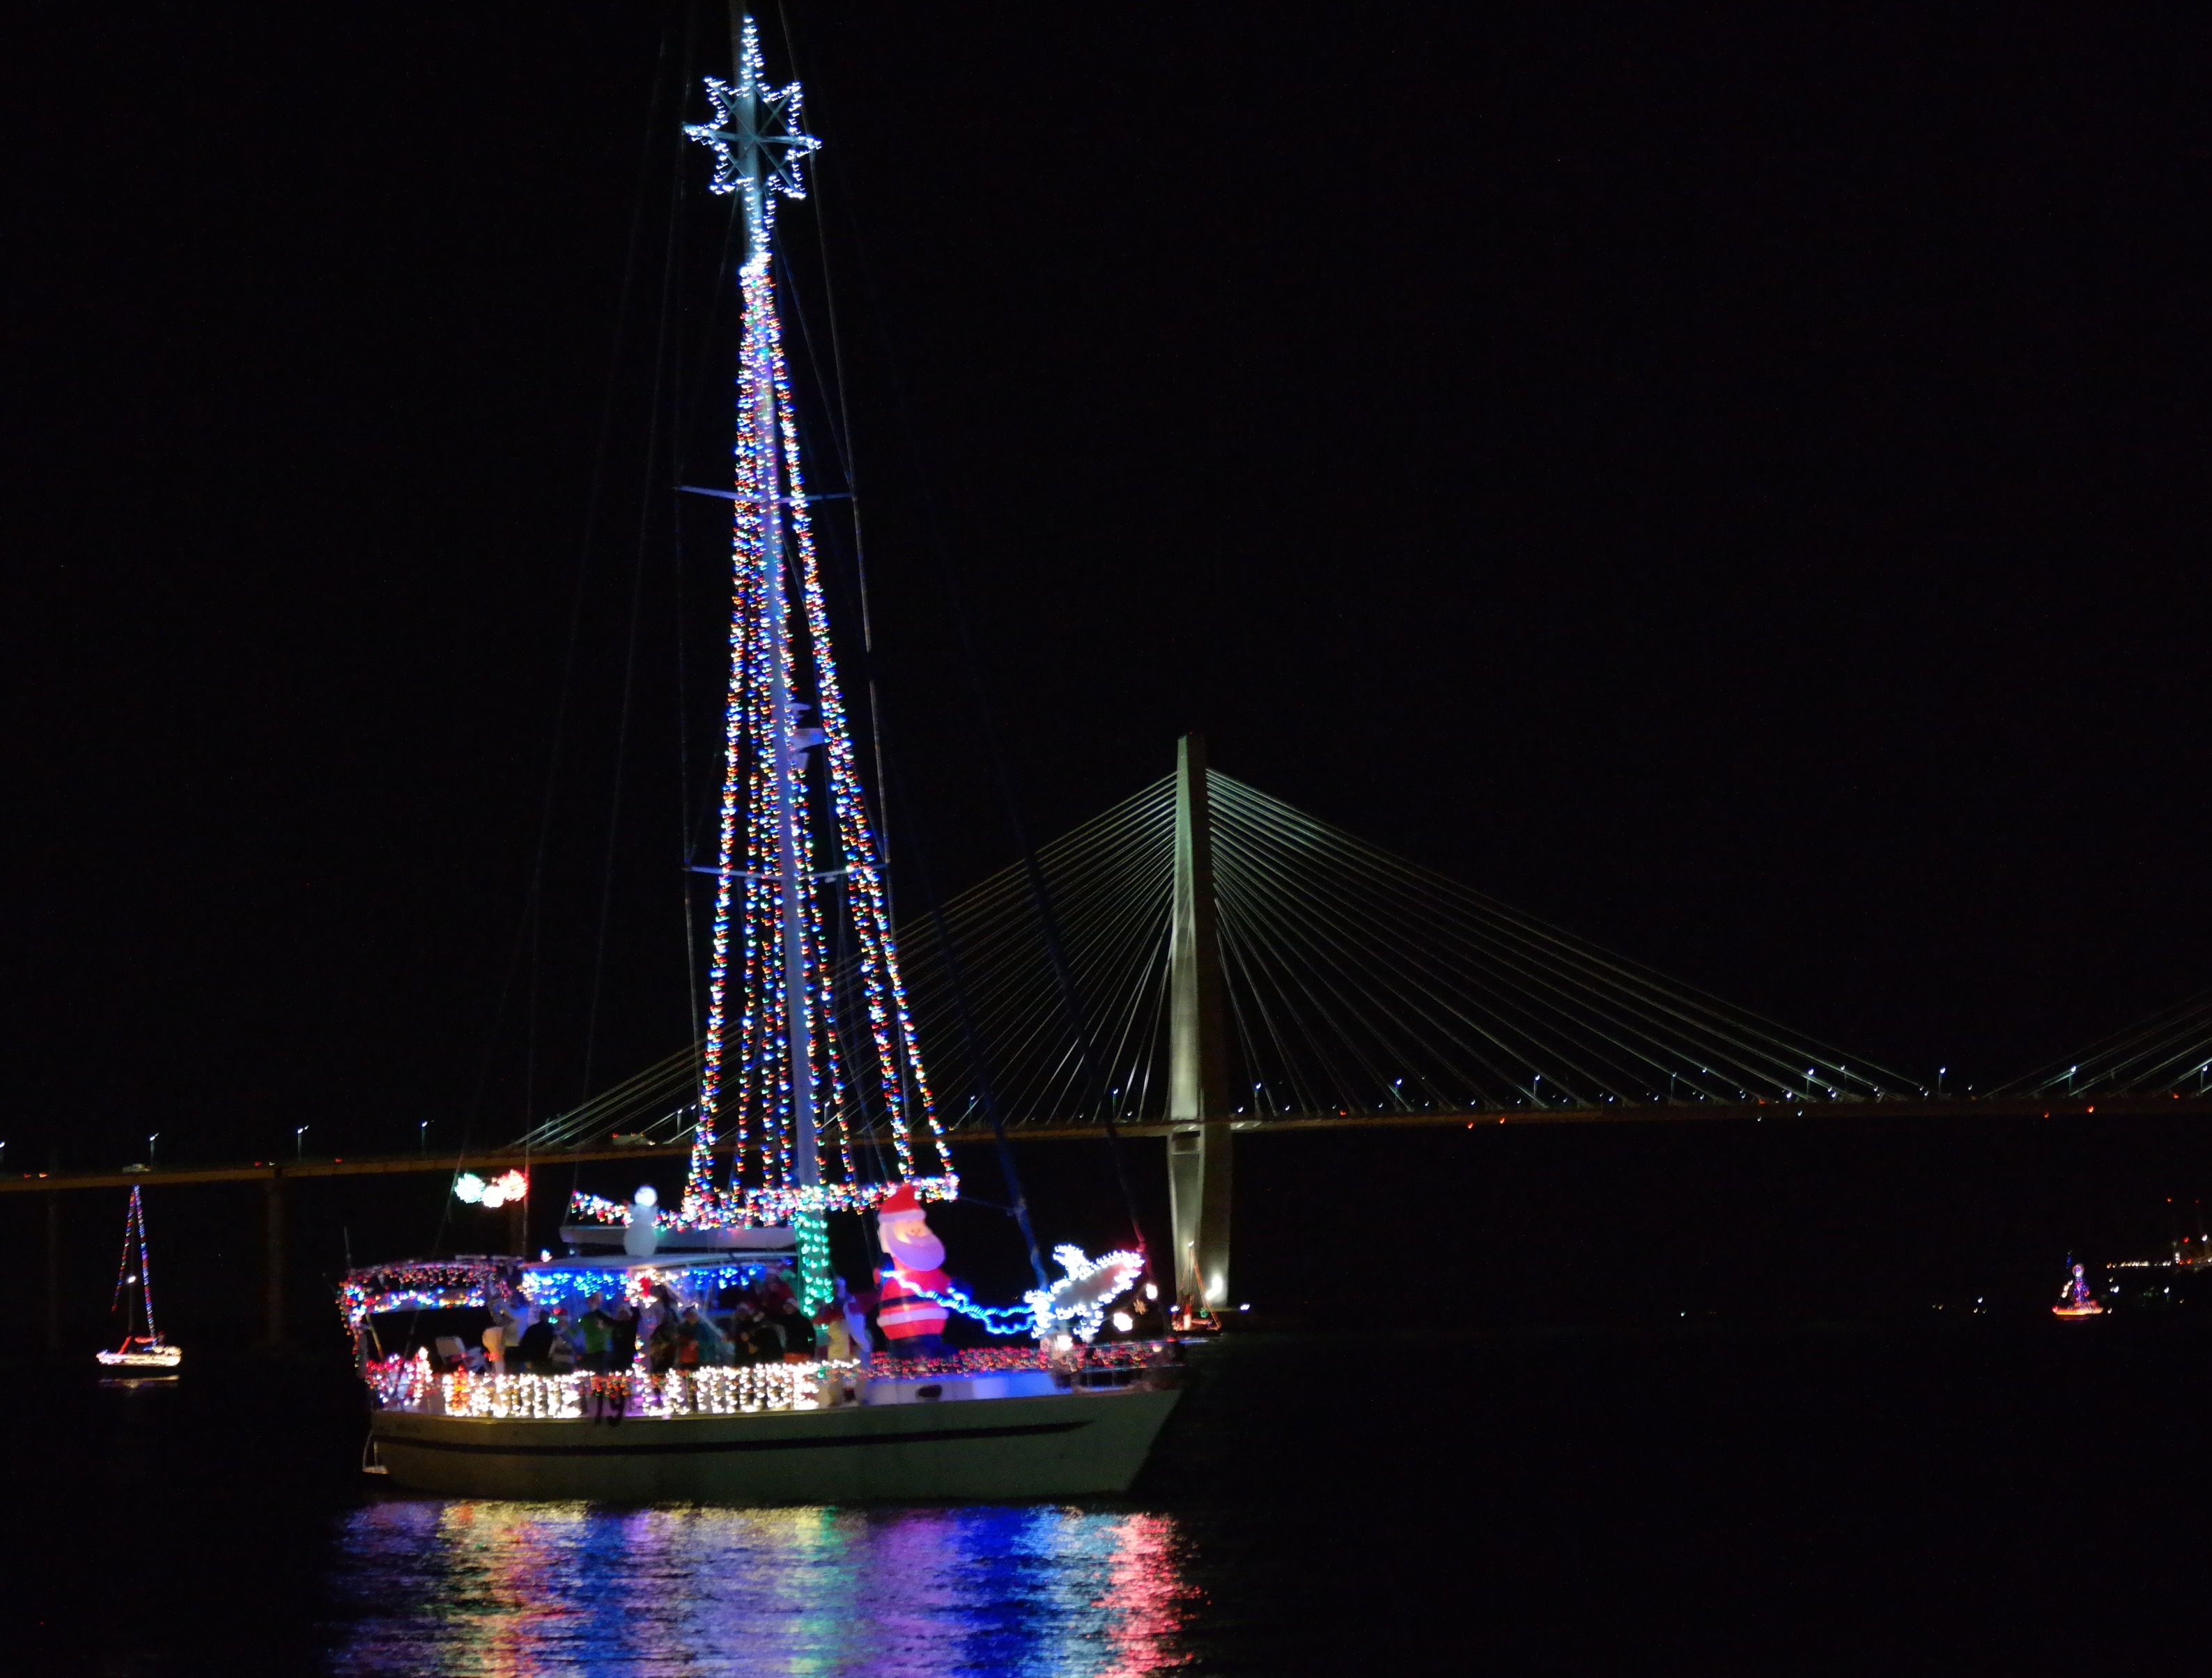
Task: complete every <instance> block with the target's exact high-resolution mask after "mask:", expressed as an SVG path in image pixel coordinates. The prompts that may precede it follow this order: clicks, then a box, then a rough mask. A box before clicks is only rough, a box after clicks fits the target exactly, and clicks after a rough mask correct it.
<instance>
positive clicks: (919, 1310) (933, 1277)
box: [876, 1183, 952, 1358]
mask: <svg viewBox="0 0 2212 1678" xmlns="http://www.w3.org/2000/svg"><path fill="white" fill-rule="evenodd" d="M876 1233H877V1235H878V1237H880V1238H881V1239H882V1241H883V1243H884V1285H883V1293H882V1303H881V1304H879V1305H878V1307H877V1309H876V1326H877V1327H878V1328H881V1329H882V1330H883V1334H884V1339H885V1340H886V1341H889V1342H890V1344H889V1345H888V1346H886V1347H884V1350H885V1351H887V1352H889V1353H890V1354H891V1356H893V1357H894V1358H934V1357H936V1356H938V1355H939V1353H941V1352H942V1351H943V1350H944V1347H945V1342H944V1339H943V1335H944V1333H945V1307H944V1306H942V1305H940V1304H937V1303H936V1302H935V1301H934V1300H932V1299H925V1298H920V1297H919V1296H920V1295H921V1294H922V1293H924V1292H927V1293H934V1294H939V1295H942V1294H943V1293H944V1292H945V1290H946V1289H948V1288H950V1287H951V1286H952V1279H951V1277H949V1276H947V1275H946V1274H945V1269H944V1265H945V1243H943V1242H941V1241H939V1239H938V1238H937V1237H936V1234H935V1233H934V1232H933V1231H932V1230H931V1229H930V1227H929V1220H928V1219H927V1218H925V1217H923V1216H922V1212H921V1201H918V1200H916V1199H915V1194H914V1189H912V1188H911V1187H910V1186H909V1185H908V1184H906V1183H901V1184H900V1185H899V1186H898V1188H897V1189H895V1190H894V1191H893V1192H892V1193H891V1195H890V1196H889V1197H888V1198H887V1199H885V1201H884V1203H883V1205H882V1206H881V1207H878V1208H877V1211H876Z"/></svg>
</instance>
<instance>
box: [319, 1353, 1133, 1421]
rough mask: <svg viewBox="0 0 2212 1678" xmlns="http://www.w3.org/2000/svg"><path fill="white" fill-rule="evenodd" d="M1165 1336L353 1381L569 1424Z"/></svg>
mask: <svg viewBox="0 0 2212 1678" xmlns="http://www.w3.org/2000/svg"><path fill="white" fill-rule="evenodd" d="M1176 1356H1177V1353H1176V1347H1175V1346H1174V1344H1173V1343H1172V1342H1170V1341H1111V1342H1109V1343H1108V1344H1106V1345H1104V1346H1063V1347H1058V1348H1054V1347H970V1348H969V1349H966V1350H963V1351H961V1352H957V1353H949V1354H947V1355H946V1356H944V1357H939V1358H878V1359H876V1361H875V1363H874V1365H872V1367H871V1366H867V1365H861V1364H860V1363H858V1362H856V1361H854V1360H852V1359H841V1360H835V1361H823V1362H818V1363H805V1364H734V1365H726V1366H720V1367H714V1368H708V1369H700V1370H671V1371H669V1372H668V1373H667V1374H665V1375H650V1374H637V1373H629V1374H619V1373H618V1374H602V1373H598V1372H592V1371H582V1370H579V1371H575V1372H574V1373H572V1374H567V1375H524V1374H514V1375H501V1374H498V1373H495V1372H491V1371H485V1372H482V1373H479V1372H477V1371H472V1370H466V1369H457V1370H450V1371H446V1372H445V1373H443V1374H441V1373H438V1372H437V1371H436V1369H435V1365H433V1364H432V1362H431V1359H430V1354H429V1353H428V1351H427V1350H417V1351H416V1353H415V1355H414V1356H413V1357H412V1358H402V1357H399V1356H397V1355H394V1356H392V1357H387V1358H376V1359H370V1360H368V1364H367V1365H366V1366H365V1367H364V1369H363V1371H362V1374H363V1378H364V1379H365V1380H366V1381H367V1382H368V1386H369V1388H370V1389H371V1390H372V1391H373V1392H374V1394H375V1395H376V1399H377V1402H378V1404H379V1406H380V1407H382V1408H384V1409H388V1410H414V1411H427V1412H429V1413H431V1414H438V1413H442V1414H446V1415H449V1416H465V1417H471V1418H477V1419H482V1420H495V1421H507V1420H525V1421H575V1420H584V1419H586V1418H589V1417H596V1416H602V1415H605V1416H615V1415H620V1416H623V1417H624V1418H636V1419H641V1420H648V1421H669V1420H680V1419H682V1418H685V1417H690V1416H738V1415H755V1414H761V1413H763V1412H768V1411H789V1410H813V1409H818V1408H820V1407H821V1402H822V1384H823V1381H824V1380H825V1379H826V1378H829V1377H832V1376H835V1377H837V1378H838V1380H839V1381H840V1383H845V1382H850V1383H853V1384H854V1385H856V1386H858V1385H861V1384H863V1383H866V1381H868V1380H870V1379H875V1380H907V1381H911V1380H916V1379H921V1378H923V1377H930V1376H976V1375H1012V1374H1024V1373H1031V1372H1036V1371H1050V1372H1054V1373H1059V1374H1066V1375H1075V1374H1079V1373H1082V1372H1086V1371H1095V1372H1099V1373H1127V1372H1129V1371H1138V1370H1146V1369H1158V1368H1163V1367H1165V1366H1167V1365H1171V1364H1173V1363H1174V1362H1175V1361H1176ZM434 1399H435V1401H434Z"/></svg>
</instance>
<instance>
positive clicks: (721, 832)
mask: <svg viewBox="0 0 2212 1678" xmlns="http://www.w3.org/2000/svg"><path fill="white" fill-rule="evenodd" d="M707 91H708V98H709V100H711V101H712V103H713V106H714V120H713V121H712V122H710V123H704V124H693V125H689V126H687V127H686V129H685V132H686V133H687V134H688V135H690V137H691V138H693V139H695V140H697V141H699V142H701V143H703V144H705V145H707V146H708V147H710V148H711V149H713V150H714V155H715V173H714V191H715V192H723V193H727V192H742V193H743V194H744V211H745V228H746V246H745V255H744V262H743V263H742V264H741V265H740V267H739V269H738V285H739V289H740V292H741V294H742V297H743V303H744V338H743V344H742V346H741V349H740V352H739V358H738V418H737V429H736V435H735V438H734V441H733V447H732V468H733V483H734V488H735V491H736V493H735V495H734V496H733V498H732V566H731V572H732V587H731V606H732V610H731V622H730V680H729V690H728V696H727V702H726V707H725V710H724V716H723V750H724V761H723V779H722V792H721V799H720V812H719V815H720V820H719V824H718V839H717V854H718V856H719V859H720V866H719V867H718V869H717V871H716V874H717V879H716V888H715V893H714V915H713V921H712V927H711V932H710V935H709V938H708V984H707V1018H706V1031H705V1043H704V1050H703V1055H702V1067H701V1072H700V1082H699V1101H698V1122H697V1125H696V1130H695V1132H694V1140H693V1147H692V1153H691V1159H690V1168H689V1170H688V1171H687V1172H686V1176H685V1182H684V1195H683V1198H682V1202H681V1205H680V1207H678V1211H677V1213H675V1214H674V1216H673V1217H670V1216H668V1215H667V1214H663V1215H662V1217H661V1219H659V1227H661V1228H662V1229H664V1230H667V1229H673V1228H691V1229H720V1228H726V1227H729V1226H731V1225H738V1224H745V1225H776V1224H788V1225H791V1226H792V1228H793V1233H794V1235H795V1236H796V1237H797V1239H798V1243H799V1269H800V1277H801V1286H800V1294H801V1298H802V1301H803V1303H804V1304H805V1305H806V1306H807V1307H808V1308H809V1309H810V1310H811V1309H814V1308H816V1307H818V1306H819V1305H820V1304H823V1302H825V1301H826V1300H827V1299H828V1298H829V1297H830V1292H831V1278H830V1274H829V1243H828V1237H827V1231H826V1228H825V1227H824V1225H823V1218H824V1216H825V1215H826V1214H827V1213H830V1212H834V1211H860V1210H865V1209H866V1207H870V1206H872V1205H874V1204H875V1203H876V1202H877V1201H880V1200H881V1199H882V1198H883V1197H884V1195H886V1194H888V1193H890V1190H891V1189H893V1188H895V1187H896V1183H862V1182H860V1179H859V1176H858V1172H857V1170H856V1164H855V1159H854V1146H853V1140H854V1129H855V1127H856V1125H857V1124H860V1123H861V1122H863V1116H862V1114H861V1111H860V1101H861V1095H860V1087H859V1086H858V1085H855V1084H854V1082H853V1081H852V1080H851V1079H848V1071H851V1072H855V1073H858V1072H860V1068H858V1067H852V1066H850V1064H849V1062H850V1061H851V1056H852V1048H851V1046H850V1045H848V1044H847V1043H842V1042H841V1041H840V1037H839V1033H838V1029H837V1007H836V1004H837V998H836V995H835V994H833V983H832V977H831V973H830V970H829V962H828V961H827V959H826V957H825V952H826V951H828V949H829V947H830V945H829V940H828V939H827V937H826V936H825V920H826V918H827V915H829V914H831V913H835V914H837V915H841V916H842V917H843V919H844V920H846V921H849V923H850V925H851V928H852V931H853V933H854V937H853V940H852V947H853V948H854V952H855V954H854V976H855V979H856V982H857V983H858V986H859V997H858V1000H859V1001H860V1013H861V1015H862V1016H863V1017H864V1018H865V1019H866V1024H867V1033H866V1042H867V1044H868V1048H869V1049H870V1050H871V1051H872V1058H873V1060H874V1062H875V1066H874V1073H873V1076H872V1078H868V1077H865V1076H864V1077H862V1079H861V1080H860V1081H861V1082H862V1083H865V1084H870V1085H873V1086H874V1088H875V1090H876V1091H877V1094H876V1096H875V1097H873V1099H875V1100H879V1101H880V1103H881V1104H882V1108H883V1113H884V1119H885V1120H886V1121H887V1123H888V1128H889V1130H890V1140H891V1143H892V1146H893V1149H894V1151H895V1152H896V1157H897V1161H898V1165H897V1176H899V1178H901V1179H902V1180H907V1181H911V1182H912V1183H914V1186H915V1189H916V1191H917V1192H918V1193H920V1194H921V1195H922V1196H923V1197H924V1198H925V1199H929V1200H951V1199H953V1198H955V1197H956V1196H957V1195H958V1193H959V1179H958V1177H957V1175H956V1174H955V1173H954V1171H953V1170H952V1164H951V1154H950V1152H949V1151H948V1149H947V1148H946V1146H945V1136H944V1132H943V1128H942V1127H941V1125H940V1124H939V1121H938V1118H937V1114H936V1110H935V1103H934V1098H933V1095H932V1093H931V1091H930V1086H929V1079H928V1075H927V1072H926V1071H925V1069H924V1067H923V1066H922V1062H921V1052H920V1048H919V1045H918V1043H916V1041H915V1029H914V1022H913V1018H912V1014H911V1010H910V1009H909V1007H908V1001H907V995H906V988H905V982H904V980H903V978H902V976H901V973H900V971H899V964H898V951H897V946H896V940H895V939H894V937H893V935H892V931H891V915H890V897H889V893H888V891H887V889H886V887H885V884H884V866H883V855H882V849H881V847H880V845H879V844H878V841H877V839H876V836H875V834H874V830H873V828H872V824H871V823H870V820H869V817H868V810H867V801H866V794H865V793H864V791H863V789H862V787H861V784H860V775H859V771H858V763H857V759H856V757H855V753H854V744H853V737H852V728H851V724H850V720H849V719H848V715H847V713H846V708H845V702H844V697H843V694H842V690H841V688H840V685H839V683H838V679H837V670H836V659H835V657H834V654H833V650H832V648H833V638H832V636H831V634H830V629H829V611H828V606H827V602H826V599H825V596H824V592H823V583H822V576H821V566H820V563H819V559H818V556H817V551H816V547H815V543H814V536H813V528H812V525H811V520H809V518H808V515H807V510H806V508H807V502H806V488H805V479H804V476H803V474H802V471H801V470H800V465H799V437H798V429H797V421H796V417H795V410H794V407H793V401H792V392H791V377H790V369H789V367H788V365H787V362H786V359H785V355H784V348H783V338H782V327H781V322H780V320H779V319H778V316H777V310H776V302H775V282H774V277H773V271H772V264H771V263H770V260H769V258H770V252H771V246H772V243H773V240H774V235H775V203H776V200H777V199H778V198H801V197H804V196H805V173H804V164H805V159H806V157H807V156H808V155H810V154H811V153H812V152H813V151H814V150H815V149H817V144H818V142H817V141H816V140H815V139H814V137H812V136H811V135H808V134H806V133H805V131H804V129H803V127H802V125H801V119H802V111H803V106H802V103H801V96H800V90H799V85H798V84H797V83H796V82H793V83H792V84H791V85H789V86H787V87H783V88H770V87H769V86H768V85H767V82H766V79H765V74H764V70H763V63H762V59H761V55H760V43H759V38H758V33H757V30H756V29H755V28H754V27H753V25H752V24H751V23H750V21H748V22H747V24H746V25H745V28H744V37H743V40H742V42H741V44H740V49H739V53H738V69H737V76H736V79H735V80H734V81H732V82H722V81H720V80H715V79H710V80H709V81H708V84H707ZM794 595H795V596H796V599H794V598H793V597H794ZM794 605H796V606H797V608H798V612H797V617H798V618H799V621H798V622H794V611H793V607H794ZM802 629H803V634H804V640H805V649H804V657H803V658H802V656H801V654H800V651H799V647H798V646H797V642H798V641H799V638H800V637H799V631H800V630H802ZM802 666H804V667H803V668H802ZM808 695H811V697H808ZM809 713H812V714H814V715H815V723H814V725H813V726H807V725H806V721H805V719H806V716H807V714H809ZM817 746H818V747H820V748H821V749H822V756H823V765H824V778H825V779H826V782H827V793H828V799H827V803H828V806H829V807H828V819H829V822H830V824H831V826H832V827H833V828H834V835H833V836H831V837H834V842H835V844H836V848H837V850H838V852H839V860H840V862H841V863H842V866H841V867H838V868H836V869H834V870H832V871H831V874H832V875H836V876H842V879H844V881H845V885H844V888H843V890H842V900H843V901H842V903H837V902H835V901H834V900H833V901H832V902H830V903H825V902H824V898H825V897H827V896H829V894H828V893H825V891H823V880H824V879H826V878H829V877H830V876H825V875H823V874H822V873H820V872H817V868H816V857H815V841H814V834H813V825H814V823H815V821H816V819H817V817H816V810H815V801H814V799H813V798H812V797H811V796H810V793H809V786H808V780H809V777H808V764H809V759H810V757H811V755H812V752H813V750H814V749H815V748H816V747H817ZM917 1115H918V1117H917ZM810 1122H811V1132H812V1135H811V1139H808V1138H806V1137H805V1136H804V1134H803V1128H806V1127H809V1125H810ZM916 1128H920V1129H921V1131H923V1132H924V1133H925V1134H927V1136H928V1138H929V1139H930V1141H931V1143H932V1145H933V1147H934V1150H935V1152H934V1158H933V1160H930V1161H923V1160H921V1159H920V1158H917V1152H916V1149H915V1139H914V1136H913V1134H912V1133H913V1131H914V1130H915V1129H916ZM725 1129H727V1131H728V1132H729V1133H730V1134H731V1136H732V1140H734V1142H735V1145H736V1147H735V1154H736V1157H735V1158H734V1160H733V1161H732V1166H731V1170H730V1175H729V1178H728V1181H727V1183H726V1184H725V1183H720V1182H718V1181H717V1173H716V1170H715V1164H714V1147H715V1143H716V1140H717V1138H718V1136H720V1134H721V1133H722V1132H723V1131H724V1130H725ZM830 1140H834V1147H829V1146H825V1144H826V1143H827V1142H829V1141H830ZM805 1150H811V1157H806V1155H805V1152H803V1151H805ZM573 1204H574V1211H575V1212H576V1213H577V1214H578V1215H579V1216H581V1217H584V1218H586V1219H592V1220H593V1221H598V1222H605V1223H617V1222H623V1221H626V1220H627V1217H628V1212H627V1208H621V1209H619V1210H617V1209H613V1208H612V1207H611V1203H606V1202H602V1201H599V1198H598V1197H596V1196H584V1195H579V1196H577V1197H575V1199H574V1203H573Z"/></svg>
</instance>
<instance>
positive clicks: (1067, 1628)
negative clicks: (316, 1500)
mask: <svg viewBox="0 0 2212 1678" xmlns="http://www.w3.org/2000/svg"><path fill="white" fill-rule="evenodd" d="M1180 1548H1181V1540H1180V1538H1179V1535H1178V1534H1177V1531H1176V1523H1175V1519H1174V1517H1172V1516H1168V1515H1157V1514H1129V1513H1101V1512H1094V1511H1082V1510H1075V1509H1058V1508H956V1509H919V1510H915V1509H909V1510H885V1511H841V1510H833V1509H783V1510H736V1509H705V1508H677V1509H647V1510H612V1509H602V1508H596V1507H593V1506H592V1505H584V1504H514V1503H465V1502H454V1503H442V1502H436V1501H429V1500H425V1501H398V1500H395V1501H390V1502H381V1503H377V1504H374V1505H369V1506H368V1507H367V1508H364V1509H362V1510H360V1511H356V1513H355V1514H354V1515H352V1516H351V1517H349V1519H348V1520H347V1521H346V1523H345V1524H344V1527H343V1530H342V1532H341V1534H340V1539H339V1554H338V1558H337V1569H336V1578H335V1580H334V1589H335V1590H336V1594H337V1601H336V1603H335V1605H334V1606H335V1608H336V1609H337V1622H338V1623H337V1625H335V1626H333V1627H332V1628H331V1629H332V1632H333V1634H334V1635H333V1647H332V1651H331V1669H332V1670H333V1671H337V1672H342V1673H346V1674H349V1675H352V1674H380V1673H392V1674H402V1673H404V1674H408V1675H410V1678H411V1675H416V1674H428V1673H437V1674H454V1675H469V1678H475V1675H484V1678H509V1675H512V1678H536V1675H541V1674H543V1675H552V1674H581V1675H599V1674H623V1675H660V1674H668V1675H675V1674H683V1675H687V1678H705V1675H720V1674H755V1673H760V1674H768V1673H774V1674H778V1675H793V1678H797V1675H810V1674H830V1673H836V1674H872V1675H881V1678H942V1675H945V1674H951V1673H967V1672H973V1673H1015V1674H1036V1675H1051V1678H1060V1675H1068V1678H1137V1675H1140V1674H1145V1673H1153V1672H1159V1671H1163V1670H1164V1669H1169V1668H1171V1667H1175V1666H1178V1665H1181V1664H1182V1663H1184V1662H1185V1661H1186V1660H1188V1658H1189V1655H1188V1651H1187V1650H1186V1649H1185V1648H1184V1647H1183V1645H1182V1638H1181V1636H1180V1632H1181V1628H1182V1624H1183V1621H1184V1619H1185V1617H1186V1615H1187V1614H1188V1612H1189V1610H1190V1608H1192V1607H1193V1605H1194V1604H1193V1600H1192V1599H1193V1596H1194V1593H1193V1592H1192V1591H1191V1590H1190V1589H1189V1588H1188V1586H1187V1585H1186V1584H1184V1582H1183V1580H1182V1576H1181V1573H1180V1571H1179V1567H1178V1553H1179V1551H1180Z"/></svg>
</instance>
